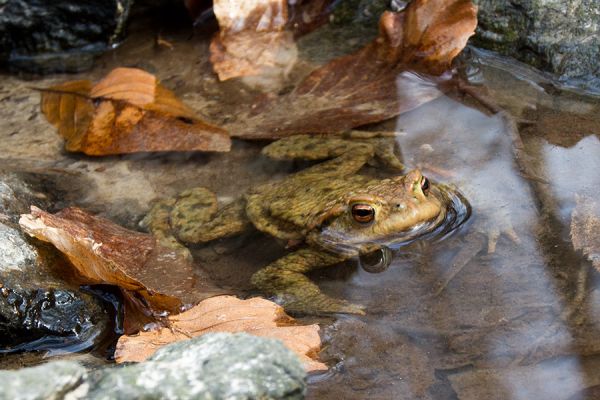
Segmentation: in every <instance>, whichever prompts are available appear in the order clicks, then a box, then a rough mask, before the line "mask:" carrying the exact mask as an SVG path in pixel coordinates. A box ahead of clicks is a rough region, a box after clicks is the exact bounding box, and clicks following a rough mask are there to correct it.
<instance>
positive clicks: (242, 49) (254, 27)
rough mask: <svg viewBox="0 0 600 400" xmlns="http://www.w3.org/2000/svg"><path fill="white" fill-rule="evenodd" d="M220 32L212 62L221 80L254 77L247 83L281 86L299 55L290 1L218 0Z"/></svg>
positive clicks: (212, 46) (212, 52) (211, 47)
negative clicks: (288, 27) (290, 19)
mask: <svg viewBox="0 0 600 400" xmlns="http://www.w3.org/2000/svg"><path fill="white" fill-rule="evenodd" d="M213 10H214V13H215V16H216V17H217V20H218V21H219V27H220V30H219V33H218V34H217V35H215V37H214V38H213V40H212V42H211V44H210V61H211V62H212V64H213V68H214V70H215V72H216V73H217V75H218V76H219V79H220V80H222V81H224V80H227V79H231V78H235V77H240V76H242V77H253V80H248V79H247V80H246V82H247V83H249V84H251V85H255V86H261V87H278V86H279V85H280V84H281V83H282V82H283V80H284V79H285V77H286V76H287V74H288V73H289V71H290V69H291V68H292V67H293V65H294V64H295V62H296V59H297V58H298V49H297V47H296V43H295V41H294V35H293V33H292V32H290V31H288V30H286V29H285V28H286V24H287V22H288V5H287V0H250V1H248V0H214V2H213Z"/></svg>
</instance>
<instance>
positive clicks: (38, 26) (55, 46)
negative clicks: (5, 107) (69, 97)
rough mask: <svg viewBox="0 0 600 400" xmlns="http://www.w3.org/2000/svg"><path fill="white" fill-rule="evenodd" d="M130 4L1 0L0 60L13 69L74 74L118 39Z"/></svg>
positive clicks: (117, 1)
mask: <svg viewBox="0 0 600 400" xmlns="http://www.w3.org/2000/svg"><path fill="white" fill-rule="evenodd" d="M132 4H133V1H132V0H110V1H106V0H86V1H72V0H59V1H40V0H1V1H0V7H1V8H2V9H1V12H0V61H4V62H5V63H7V64H8V66H9V67H10V68H12V69H15V70H27V71H31V72H42V73H44V72H56V71H67V72H75V71H81V70H84V69H89V68H91V67H92V65H93V61H94V57H95V56H96V55H98V54H100V53H102V52H103V51H105V50H107V49H109V48H110V47H111V46H112V45H114V44H116V43H117V42H118V40H120V39H121V37H122V33H123V28H124V24H125V22H126V20H127V17H128V15H129V9H130V7H131V5H132Z"/></svg>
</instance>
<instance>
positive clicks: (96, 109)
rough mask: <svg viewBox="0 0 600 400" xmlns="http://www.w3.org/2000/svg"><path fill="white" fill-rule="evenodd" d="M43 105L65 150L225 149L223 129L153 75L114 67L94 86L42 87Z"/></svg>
mask: <svg viewBox="0 0 600 400" xmlns="http://www.w3.org/2000/svg"><path fill="white" fill-rule="evenodd" d="M41 91H42V96H41V109H42V113H43V114H44V115H45V116H46V118H47V119H48V121H49V122H50V123H51V124H53V125H54V126H56V127H57V128H58V132H59V133H60V135H61V136H63V137H64V138H65V140H66V145H65V147H66V149H67V150H68V151H73V152H83V153H85V154H88V155H94V156H101V155H110V154H124V153H136V152H147V151H192V150H200V151H229V148H230V146H231V141H230V139H229V136H228V135H227V132H226V131H225V130H223V129H221V128H219V127H217V126H214V125H211V124H209V123H206V122H204V121H202V120H200V119H198V118H197V117H196V116H195V115H194V112H193V111H192V110H191V109H190V108H189V107H187V106H186V105H185V104H183V103H182V102H181V101H180V100H179V99H177V97H175V95H174V94H173V92H171V91H170V90H168V89H166V88H165V87H163V86H162V85H161V84H160V83H159V82H158V80H157V79H156V77H155V76H154V75H151V74H149V73H147V72H145V71H142V70H140V69H135V68H116V69H114V70H113V71H112V72H110V73H109V74H108V75H107V76H106V77H105V78H104V79H102V80H101V81H100V82H98V83H97V84H96V85H92V83H91V82H89V81H74V82H67V83H64V84H61V85H57V86H52V87H49V88H46V89H41Z"/></svg>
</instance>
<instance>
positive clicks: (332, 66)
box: [229, 0, 477, 139]
mask: <svg viewBox="0 0 600 400" xmlns="http://www.w3.org/2000/svg"><path fill="white" fill-rule="evenodd" d="M379 25H380V34H379V37H378V38H377V39H376V40H375V41H373V42H372V43H371V44H369V45H367V46H366V47H364V48H363V49H361V50H359V51H358V52H356V53H354V54H352V55H348V56H344V57H341V58H337V59H335V60H333V61H331V62H329V63H328V64H326V65H324V66H323V67H321V68H319V69H317V70H315V71H313V72H312V73H311V74H310V75H308V77H306V78H305V79H304V80H303V81H302V82H301V83H300V84H299V85H298V86H297V87H296V88H295V89H294V90H293V91H292V92H290V93H289V94H285V95H282V96H278V97H267V96H264V97H263V98H262V99H260V100H259V101H257V102H256V103H254V104H252V105H251V109H250V111H248V112H247V113H245V114H244V113H243V112H240V116H241V118H239V119H238V120H237V121H235V122H233V123H232V124H231V125H230V126H229V128H230V131H231V132H232V135H233V136H239V137H242V138H246V139H274V138H281V137H285V136H289V135H294V134H300V133H338V132H343V131H347V130H349V129H351V128H354V127H357V126H361V125H365V124H369V123H375V122H379V121H382V120H385V119H388V118H391V117H394V116H396V115H398V114H401V113H403V112H406V111H409V110H412V109H414V108H416V107H418V106H420V105H422V104H424V103H427V102H429V101H431V100H433V99H435V98H437V97H439V96H440V95H441V94H442V91H441V90H440V89H439V88H438V87H439V83H441V82H444V81H447V80H448V79H449V78H450V76H451V75H450V74H448V73H446V74H444V72H445V71H448V69H449V68H450V66H451V63H452V60H453V58H454V57H455V56H456V55H457V54H458V53H459V52H460V51H461V50H462V48H463V47H464V46H465V44H466V43H467V40H468V38H469V37H470V36H471V35H472V34H473V33H474V30H475V27H476V25H477V8H476V7H475V6H474V5H473V4H472V2H471V1H470V0H415V1H413V2H411V3H410V4H409V5H408V7H407V8H406V9H405V10H403V11H401V12H398V13H395V12H390V11H387V12H385V13H384V14H383V15H382V17H381V19H380V24H379Z"/></svg>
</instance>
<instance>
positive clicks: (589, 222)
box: [571, 194, 600, 271]
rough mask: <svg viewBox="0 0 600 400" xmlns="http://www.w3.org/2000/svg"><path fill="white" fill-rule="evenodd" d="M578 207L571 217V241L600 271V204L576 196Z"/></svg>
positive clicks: (589, 198)
mask: <svg viewBox="0 0 600 400" xmlns="http://www.w3.org/2000/svg"><path fill="white" fill-rule="evenodd" d="M575 201H576V206H575V210H573V215H572V217H571V240H572V241H573V246H574V247H575V249H576V250H581V251H583V254H585V255H586V257H587V258H588V259H589V260H590V261H591V262H592V264H593V265H594V267H595V268H596V269H597V270H598V271H600V203H599V202H598V200H597V199H593V198H591V197H589V196H586V195H577V194H576V195H575Z"/></svg>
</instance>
